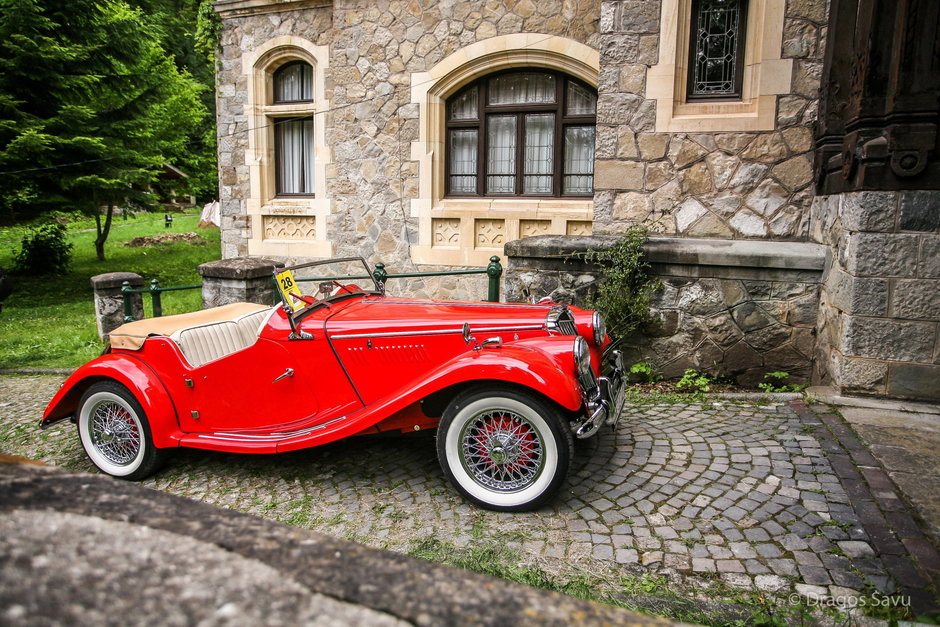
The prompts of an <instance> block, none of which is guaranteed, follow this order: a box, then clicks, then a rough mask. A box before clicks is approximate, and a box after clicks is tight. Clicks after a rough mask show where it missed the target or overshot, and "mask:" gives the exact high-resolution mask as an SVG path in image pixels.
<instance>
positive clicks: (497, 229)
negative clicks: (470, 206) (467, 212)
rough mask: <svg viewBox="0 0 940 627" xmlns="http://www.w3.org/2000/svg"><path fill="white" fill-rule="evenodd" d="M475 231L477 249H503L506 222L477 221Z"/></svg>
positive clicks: (474, 224)
mask: <svg viewBox="0 0 940 627" xmlns="http://www.w3.org/2000/svg"><path fill="white" fill-rule="evenodd" d="M473 231H474V241H475V242H476V247H477V248H502V246H503V243H504V242H505V240H506V221H505V220H492V219H484V220H475V221H474V223H473Z"/></svg>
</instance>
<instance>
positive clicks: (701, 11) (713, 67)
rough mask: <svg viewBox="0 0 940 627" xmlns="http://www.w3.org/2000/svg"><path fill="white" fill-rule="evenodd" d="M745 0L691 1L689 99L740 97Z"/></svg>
mask: <svg viewBox="0 0 940 627" xmlns="http://www.w3.org/2000/svg"><path fill="white" fill-rule="evenodd" d="M746 26H747V0H693V2H692V24H691V30H690V32H691V36H690V38H689V39H690V46H689V48H690V50H689V57H690V58H689V88H688V94H687V96H688V99H689V100H701V99H708V98H721V99H726V100H727V99H736V98H741V84H742V81H743V78H744V71H743V70H744V32H745V29H746Z"/></svg>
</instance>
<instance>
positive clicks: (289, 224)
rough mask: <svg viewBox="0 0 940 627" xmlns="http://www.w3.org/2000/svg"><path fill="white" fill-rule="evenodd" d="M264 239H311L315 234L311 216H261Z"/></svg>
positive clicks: (315, 227)
mask: <svg viewBox="0 0 940 627" xmlns="http://www.w3.org/2000/svg"><path fill="white" fill-rule="evenodd" d="M261 220H262V224H263V226H264V239H299V240H312V239H316V236H317V219H316V218H315V217H313V216H262V218H261Z"/></svg>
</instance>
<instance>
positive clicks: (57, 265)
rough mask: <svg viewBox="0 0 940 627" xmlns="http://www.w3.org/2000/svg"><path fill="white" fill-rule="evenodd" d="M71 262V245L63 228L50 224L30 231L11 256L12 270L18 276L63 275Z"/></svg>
mask: <svg viewBox="0 0 940 627" xmlns="http://www.w3.org/2000/svg"><path fill="white" fill-rule="evenodd" d="M71 261H72V245H71V244H70V243H69V242H68V238H67V236H66V230H65V227H64V226H63V225H61V224H59V223H58V222H50V223H48V224H43V225H41V226H39V227H35V228H33V229H30V230H29V232H28V233H26V235H24V236H23V245H22V248H21V249H20V251H19V252H18V253H16V254H15V255H14V256H13V268H14V270H15V271H16V272H17V273H19V274H65V273H66V272H68V269H69V264H70V263H71Z"/></svg>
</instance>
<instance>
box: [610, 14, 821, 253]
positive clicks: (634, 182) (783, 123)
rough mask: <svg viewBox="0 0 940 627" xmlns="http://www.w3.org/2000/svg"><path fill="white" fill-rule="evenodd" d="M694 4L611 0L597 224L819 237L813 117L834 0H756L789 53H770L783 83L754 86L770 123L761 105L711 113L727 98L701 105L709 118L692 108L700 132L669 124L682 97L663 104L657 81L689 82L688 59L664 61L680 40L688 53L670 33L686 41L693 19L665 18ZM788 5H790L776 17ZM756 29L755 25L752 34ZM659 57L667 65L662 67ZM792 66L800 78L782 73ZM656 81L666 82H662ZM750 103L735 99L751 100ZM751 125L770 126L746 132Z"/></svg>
mask: <svg viewBox="0 0 940 627" xmlns="http://www.w3.org/2000/svg"><path fill="white" fill-rule="evenodd" d="M687 4H688V3H685V4H683V3H681V2H676V0H672V2H669V0H604V2H603V7H602V18H601V48H600V50H601V73H600V85H599V95H600V101H599V105H598V116H597V155H596V157H597V161H596V177H595V190H596V191H595V196H594V200H595V204H594V214H595V217H594V232H595V233H616V232H620V231H623V230H624V229H625V228H626V227H627V226H629V225H631V224H636V223H641V224H644V225H645V226H647V227H648V228H650V230H651V231H652V232H654V233H658V234H662V235H679V236H684V237H703V238H728V239H747V238H751V239H755V238H767V239H775V240H805V239H807V238H808V234H809V230H808V224H809V208H810V204H811V202H812V199H813V190H812V186H811V183H812V178H813V177H812V172H813V160H812V159H813V156H812V126H813V123H814V122H815V119H816V109H817V102H818V95H819V89H820V82H819V74H820V69H821V66H822V60H823V47H824V33H825V23H826V5H827V3H826V1H825V0H791V1H789V2H786V3H783V2H779V3H776V2H768V3H763V2H752V3H751V6H752V8H753V9H754V10H755V11H756V10H758V9H759V8H760V7H763V6H765V5H766V7H767V8H766V12H767V21H768V22H769V21H771V20H773V19H776V20H778V21H779V20H782V30H781V33H782V34H775V33H774V32H773V31H774V29H773V28H770V26H769V24H767V23H764V24H762V27H765V28H766V29H767V32H766V33H765V34H766V36H767V37H771V36H773V37H775V38H776V39H777V41H764V42H762V44H761V45H762V46H763V47H765V48H766V47H771V48H773V47H774V46H776V48H773V50H774V52H775V53H777V52H779V53H778V54H774V55H768V56H774V57H779V58H775V59H772V60H770V59H768V60H765V61H764V63H762V64H761V65H763V66H764V67H763V68H762V72H761V77H762V80H763V81H765V82H768V83H769V82H776V83H779V84H780V85H782V86H783V87H779V88H776V89H773V90H770V91H772V92H773V93H769V94H765V93H764V91H766V90H764V88H763V86H762V85H754V86H752V90H753V91H754V94H753V98H751V101H753V102H754V103H759V102H760V103H762V106H764V108H765V113H766V112H769V114H770V115H769V120H765V119H758V118H757V117H756V116H757V115H758V114H757V112H756V109H754V111H753V112H752V113H753V115H754V116H755V117H754V118H753V120H749V119H747V118H746V116H742V115H736V114H735V115H731V114H729V115H726V116H722V115H718V116H716V115H709V113H708V112H709V110H710V109H712V110H714V109H715V108H716V107H719V108H720V107H723V106H726V105H725V104H722V103H716V104H709V105H707V106H704V107H699V109H700V111H699V113H700V114H701V115H700V116H699V117H694V116H684V117H685V118H690V119H684V120H682V124H684V125H685V126H686V127H688V128H695V127H697V128H699V129H702V130H700V131H694V130H689V131H688V132H657V128H660V129H662V128H664V127H668V126H669V125H668V120H665V119H663V118H664V117H665V112H666V111H670V110H671V108H672V106H673V102H672V100H673V98H668V100H669V102H668V103H666V106H665V107H664V106H663V105H662V104H658V102H657V100H655V99H653V98H651V95H655V94H653V91H654V87H657V88H658V89H660V90H662V86H661V84H662V83H663V82H664V81H665V82H666V83H668V85H667V88H668V89H666V93H667V94H670V95H671V94H672V93H673V85H672V83H670V82H669V81H672V80H673V79H675V80H676V82H677V84H678V85H679V86H680V87H681V83H682V77H681V76H679V77H676V76H675V74H676V72H679V73H682V72H684V70H683V69H682V68H680V67H679V66H678V65H676V66H672V65H670V62H672V63H678V62H679V61H682V60H681V59H679V60H676V59H666V58H664V57H665V56H666V55H665V48H666V47H667V44H668V45H669V46H671V48H672V49H676V48H678V54H686V53H685V52H684V51H683V46H682V45H678V46H677V44H676V42H675V41H666V40H663V39H662V37H666V36H671V37H674V38H675V37H676V32H677V29H679V30H680V31H681V28H680V26H681V24H680V25H677V24H675V23H670V24H663V23H662V18H663V16H665V17H666V18H667V19H670V20H677V19H681V18H678V17H677V16H676V14H679V13H682V11H681V10H673V9H672V8H670V7H673V5H675V6H676V7H683V6H684V7H685V11H688V7H687V6H686V5H687ZM667 5H668V6H667ZM784 5H785V8H784ZM664 7H666V8H669V10H662V9H663V8H664ZM778 10H783V11H784V13H783V14H782V15H777V14H775V13H774V11H778ZM751 21H752V22H754V21H758V22H759V20H751ZM661 31H663V33H665V34H662V35H661ZM758 34H759V33H758ZM754 35H755V33H752V32H748V37H749V38H752V39H753V36H754ZM680 43H681V42H680ZM747 45H751V46H752V47H753V45H754V44H753V42H749V43H748V44H747ZM686 50H687V48H686ZM762 54H764V50H753V49H751V50H749V52H748V54H747V57H746V63H747V64H748V66H749V69H751V67H752V65H753V64H754V63H757V62H759V61H761V59H762V57H761V55H762ZM654 66H656V71H655V72H652V73H651V68H653V67H654ZM676 68H678V69H676ZM670 70H672V74H671V75H669V74H668V72H669V71H670ZM662 71H665V72H666V74H667V75H662ZM657 72H659V74H657ZM781 73H784V74H786V73H788V75H785V76H778V74H781ZM654 80H655V81H658V82H657V85H655V86H654V85H653V84H652V82H653V81H654ZM745 80H747V78H746V79H745ZM758 82H760V81H758ZM677 89H678V88H677ZM762 90H764V91H762ZM677 98H679V99H680V100H681V97H679V96H677ZM761 98H770V99H771V100H767V101H761ZM746 104H747V103H744V104H743V105H741V104H740V103H731V106H732V107H737V106H742V107H744V109H746ZM755 106H756V105H755ZM742 110H743V109H742ZM729 113H731V110H730V109H729ZM657 116H658V117H659V118H660V119H657ZM764 117H768V116H766V115H765V116H764ZM693 118H694V119H693ZM768 122H769V124H765V123H768ZM748 124H750V126H752V127H757V126H760V125H761V124H764V125H765V126H769V128H766V129H763V130H740V129H741V128H743V127H746V126H747V125H748ZM673 126H681V125H679V124H675V125H673ZM736 127H737V128H736Z"/></svg>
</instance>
